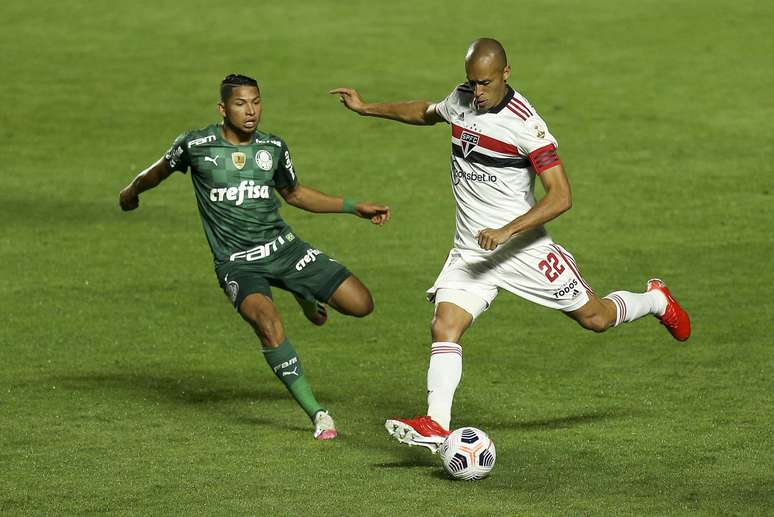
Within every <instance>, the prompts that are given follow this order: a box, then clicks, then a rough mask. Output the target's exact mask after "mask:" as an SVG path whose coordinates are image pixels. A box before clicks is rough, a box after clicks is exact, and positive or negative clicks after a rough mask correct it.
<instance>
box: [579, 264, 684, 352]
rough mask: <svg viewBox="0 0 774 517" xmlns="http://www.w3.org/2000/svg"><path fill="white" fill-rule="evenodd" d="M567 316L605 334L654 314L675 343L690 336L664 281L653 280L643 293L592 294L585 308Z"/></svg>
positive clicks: (679, 310) (680, 310) (679, 309)
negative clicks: (612, 329) (602, 296)
mask: <svg viewBox="0 0 774 517" xmlns="http://www.w3.org/2000/svg"><path fill="white" fill-rule="evenodd" d="M568 315H569V316H570V317H572V318H573V319H575V320H576V321H577V322H578V323H580V325H581V326H582V327H584V328H587V329H589V330H593V331H595V332H604V331H605V330H607V329H608V328H610V327H617V326H618V325H620V324H621V323H629V322H632V321H636V320H638V319H640V318H642V317H644V316H648V315H653V316H655V317H657V318H658V319H659V321H661V323H662V324H663V325H664V326H665V327H666V328H667V330H668V331H669V333H670V334H672V336H673V337H674V338H675V339H677V340H678V341H685V340H686V339H688V338H689V337H690V335H691V321H690V318H689V317H688V314H687V313H686V312H685V311H684V310H683V308H682V307H681V306H680V304H679V303H678V302H677V300H675V299H674V297H673V296H672V294H671V293H670V292H669V289H668V288H667V287H666V285H665V284H664V282H662V281H661V280H659V279H655V278H654V279H651V280H649V281H648V284H647V289H646V291H645V292H644V293H632V292H629V291H615V292H612V293H610V294H608V295H607V296H605V297H604V298H598V297H596V296H594V295H593V294H592V295H590V296H589V302H588V303H587V304H586V305H584V306H583V307H581V308H580V309H578V310H576V311H572V312H570V313H568Z"/></svg>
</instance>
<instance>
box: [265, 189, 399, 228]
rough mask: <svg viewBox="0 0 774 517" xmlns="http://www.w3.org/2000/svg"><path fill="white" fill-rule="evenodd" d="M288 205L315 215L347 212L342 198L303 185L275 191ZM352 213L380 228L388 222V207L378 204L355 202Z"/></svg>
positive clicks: (389, 214)
mask: <svg viewBox="0 0 774 517" xmlns="http://www.w3.org/2000/svg"><path fill="white" fill-rule="evenodd" d="M277 190H278V191H279V193H280V195H281V196H282V197H283V198H284V199H285V201H287V202H288V204H290V205H293V206H295V207H296V208H300V209H302V210H306V211H308V212H315V213H341V212H349V211H350V210H349V209H348V208H349V207H347V206H346V202H345V200H344V199H343V198H340V197H335V196H329V195H328V194H326V193H324V192H320V191H319V190H315V189H313V188H310V187H306V186H304V185H296V186H294V187H286V188H281V189H277ZM351 209H352V210H353V213H354V214H355V215H357V216H358V217H362V218H363V219H370V220H371V222H372V223H374V224H378V225H379V226H382V225H383V224H384V223H386V222H387V221H389V220H390V216H391V213H390V207H388V206H385V205H381V204H378V203H368V202H357V203H354V205H353V206H352V207H351Z"/></svg>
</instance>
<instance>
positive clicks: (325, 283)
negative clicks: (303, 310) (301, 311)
mask: <svg viewBox="0 0 774 517" xmlns="http://www.w3.org/2000/svg"><path fill="white" fill-rule="evenodd" d="M351 276H352V273H351V272H350V271H349V270H348V269H347V268H346V267H344V266H343V265H341V264H340V263H338V262H337V261H335V260H334V259H332V258H331V257H329V256H328V255H326V254H325V253H323V252H322V251H320V250H319V249H317V248H315V247H313V246H311V245H310V244H309V243H307V242H304V241H302V240H300V239H296V245H295V246H294V247H293V249H292V250H289V253H283V254H282V256H281V259H280V260H277V261H275V262H273V263H272V278H271V284H272V285H275V286H277V287H281V288H282V289H285V290H287V291H290V292H292V293H294V294H296V295H297V296H298V297H300V298H302V299H304V300H308V301H313V300H317V301H321V302H325V303H327V302H328V301H329V300H330V299H331V298H332V297H333V294H334V293H335V292H336V290H337V289H338V288H339V286H341V285H342V284H343V283H344V282H345V281H346V280H347V279H348V278H349V277H351ZM358 283H359V281H358ZM360 285H362V284H360ZM356 287H357V286H355V288H356ZM363 288H364V287H363ZM355 290H356V289H355Z"/></svg>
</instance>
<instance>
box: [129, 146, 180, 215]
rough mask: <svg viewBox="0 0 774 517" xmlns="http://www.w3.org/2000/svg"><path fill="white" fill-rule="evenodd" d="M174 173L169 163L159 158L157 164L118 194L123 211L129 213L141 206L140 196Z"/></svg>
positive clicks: (136, 177) (139, 175)
mask: <svg viewBox="0 0 774 517" xmlns="http://www.w3.org/2000/svg"><path fill="white" fill-rule="evenodd" d="M172 172H173V171H172V169H171V168H170V167H169V163H168V162H167V161H166V160H165V159H164V158H163V157H162V158H159V160H158V161H157V162H156V163H154V164H153V165H151V166H150V167H148V168H147V169H145V170H144V171H142V172H141V173H139V174H138V175H137V176H135V178H134V179H133V180H132V182H131V183H129V185H127V186H126V187H124V188H123V189H122V190H121V192H120V193H119V194H118V204H119V205H121V209H122V210H124V211H128V210H134V209H135V208H137V207H138V206H140V194H141V193H143V192H145V191H146V190H149V189H152V188H153V187H155V186H157V185H158V184H159V183H161V182H162V181H164V180H165V179H167V178H168V177H169V175H170V174H172Z"/></svg>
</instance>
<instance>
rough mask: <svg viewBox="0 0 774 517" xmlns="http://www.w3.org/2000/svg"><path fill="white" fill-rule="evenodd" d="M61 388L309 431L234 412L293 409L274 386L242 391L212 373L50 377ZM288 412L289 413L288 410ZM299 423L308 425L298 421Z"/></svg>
mask: <svg viewBox="0 0 774 517" xmlns="http://www.w3.org/2000/svg"><path fill="white" fill-rule="evenodd" d="M49 379H50V380H51V381H54V382H56V383H58V384H60V385H61V387H62V388H64V389H67V390H73V391H91V392H95V393H97V394H99V396H102V397H105V398H113V399H117V398H125V399H137V400H140V401H142V400H145V399H151V400H157V401H160V402H163V403H168V404H172V405H174V406H192V407H193V408H194V409H195V410H196V411H204V412H207V413H209V414H211V415H213V416H217V417H220V418H224V419H226V420H230V421H232V422H236V423H238V424H242V425H248V426H272V427H275V428H281V429H285V430H289V431H304V432H308V431H309V428H308V427H302V426H301V425H300V424H299V425H282V424H279V423H277V421H276V420H272V419H268V418H263V417H261V416H256V415H255V414H252V413H253V412H256V413H257V412H260V409H259V408H257V407H256V406H251V407H247V406H245V407H244V411H246V412H247V413H245V412H240V411H239V410H237V411H235V410H234V403H236V404H239V405H242V406H244V403H245V402H255V403H258V404H260V403H261V402H276V401H279V402H286V403H287V404H288V408H290V409H295V404H294V403H293V400H292V398H291V396H290V395H289V394H288V393H287V391H285V390H284V389H281V387H279V386H277V387H276V388H272V387H265V388H264V387H259V388H254V387H245V386H240V385H238V384H236V383H235V380H234V379H233V378H231V377H227V376H223V375H219V376H216V375H213V374H212V372H207V373H198V372H186V373H185V374H183V375H179V376H176V375H166V376H165V375H157V374H156V375H154V374H149V373H126V372H110V373H105V372H95V373H93V374H81V375H59V376H53V377H49ZM290 409H289V410H290ZM299 422H308V421H307V420H305V419H304V418H301V419H300V420H299Z"/></svg>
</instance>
